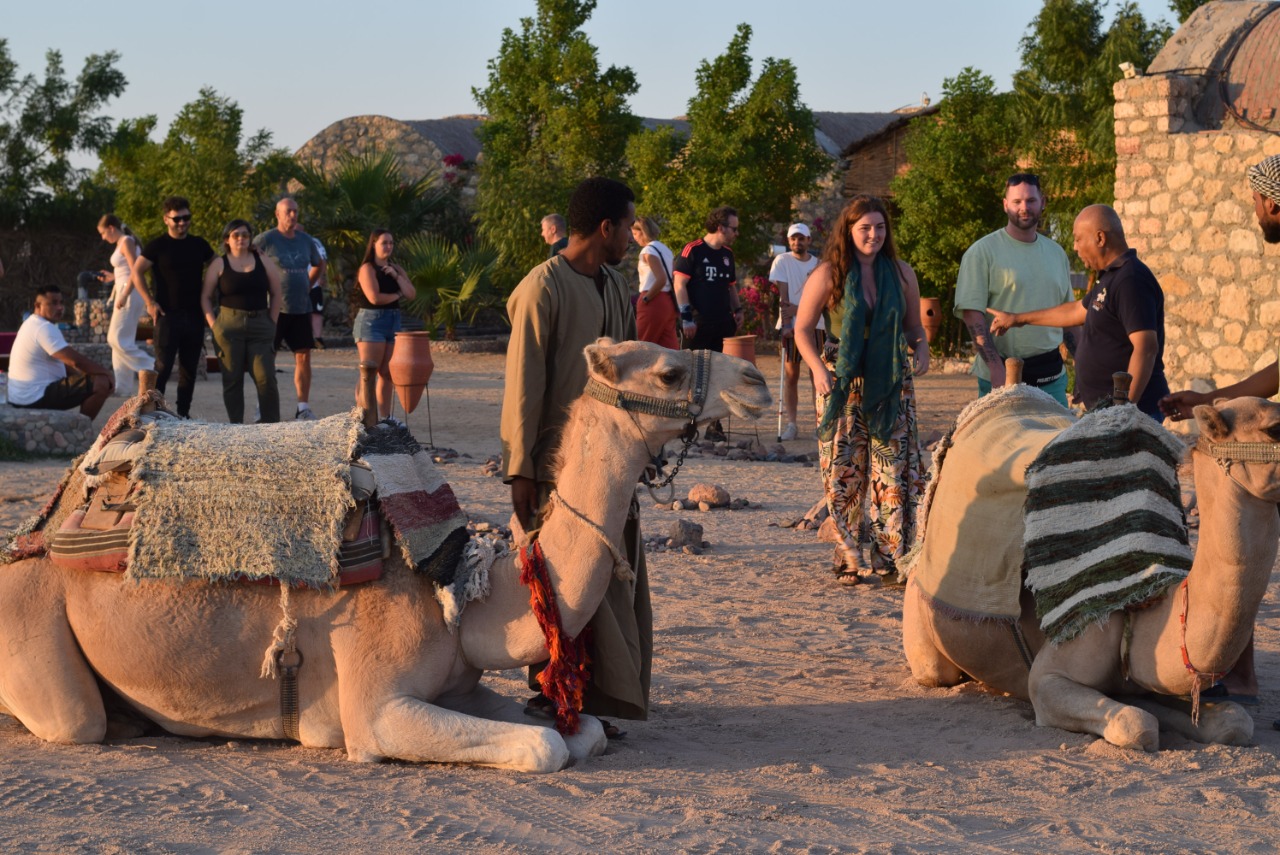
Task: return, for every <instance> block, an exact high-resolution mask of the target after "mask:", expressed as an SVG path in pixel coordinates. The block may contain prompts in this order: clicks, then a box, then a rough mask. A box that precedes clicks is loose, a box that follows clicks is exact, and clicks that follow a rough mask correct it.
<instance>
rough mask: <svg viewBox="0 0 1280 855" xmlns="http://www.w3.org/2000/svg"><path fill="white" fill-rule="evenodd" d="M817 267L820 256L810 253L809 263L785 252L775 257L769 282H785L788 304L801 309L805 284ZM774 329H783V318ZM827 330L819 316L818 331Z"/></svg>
mask: <svg viewBox="0 0 1280 855" xmlns="http://www.w3.org/2000/svg"><path fill="white" fill-rule="evenodd" d="M817 266H818V256H816V255H814V254H813V253H809V260H808V261H801V260H800V259H798V258H796V257H795V256H794V255H792V254H791V253H789V252H784V253H782V254H781V255H775V256H774V257H773V266H772V267H770V268H769V281H770V282H785V283H786V284H787V293H786V298H787V302H788V303H790V304H791V305H793V306H796V307H799V305H800V296H801V295H802V294H803V293H804V282H805V280H806V279H808V278H809V274H810V273H812V272H813V268H815V267H817ZM773 328H774V329H777V330H780V329H782V318H781V317H779V318H778V323H777V324H775V325H774V327H773ZM826 328H827V325H826V322H825V321H823V319H822V317H821V316H819V317H818V325H817V329H820V330H825V329H826Z"/></svg>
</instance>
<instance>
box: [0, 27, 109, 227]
mask: <svg viewBox="0 0 1280 855" xmlns="http://www.w3.org/2000/svg"><path fill="white" fill-rule="evenodd" d="M119 59H120V55H119V54H118V53H116V52H115V51H109V52H107V53H104V54H93V55H91V56H89V57H88V58H87V59H85V61H84V68H83V69H82V70H81V72H80V75H79V76H78V77H77V78H76V80H75V82H74V83H73V82H71V81H69V80H67V77H66V71H65V69H64V68H63V64H62V54H61V53H59V52H58V51H55V50H51V51H49V52H48V53H47V54H45V72H44V79H43V80H40V79H38V78H37V77H36V76H35V75H34V74H27V75H25V76H20V75H19V71H18V66H17V64H16V63H15V62H14V61H13V58H12V56H11V55H10V52H9V43H8V40H7V39H0V222H3V223H4V224H6V225H16V224H19V223H23V222H28V223H29V222H30V221H31V220H32V218H33V217H35V218H41V217H42V216H44V217H47V216H48V215H49V209H50V207H51V206H52V207H57V205H56V202H55V200H63V201H65V200H68V199H71V200H74V199H76V198H77V197H79V195H80V194H81V193H82V192H84V191H85V190H86V189H87V188H84V187H82V185H83V184H84V182H85V178H86V177H87V175H86V171H85V170H83V169H77V168H75V167H73V166H72V165H71V160H70V158H71V155H73V154H75V153H76V152H88V153H94V152H97V151H99V150H100V149H101V148H102V147H103V146H104V145H105V144H106V143H107V141H108V140H109V139H110V138H111V134H112V122H111V119H110V118H108V117H107V116H103V115H99V111H101V110H102V108H103V107H104V106H105V105H106V104H107V102H108V101H110V100H111V99H112V98H115V97H116V96H117V95H119V94H120V93H121V92H123V91H124V88H125V79H124V75H123V74H122V73H121V72H120V71H119V69H117V68H116V67H115V66H116V62H117V61H118V60H119ZM72 207H74V202H73V204H72Z"/></svg>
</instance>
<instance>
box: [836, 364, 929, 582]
mask: <svg viewBox="0 0 1280 855" xmlns="http://www.w3.org/2000/svg"><path fill="white" fill-rule="evenodd" d="M904 373H905V376H904V378H903V381H902V397H901V399H900V401H899V404H898V418H897V420H896V421H895V422H894V424H893V430H892V432H891V434H890V436H889V438H888V440H887V441H881V440H878V439H874V438H873V437H872V436H871V434H870V432H869V431H868V430H867V423H866V420H865V419H864V418H863V416H862V380H861V378H859V379H856V380H854V382H853V388H852V389H851V390H850V392H849V400H848V402H847V403H846V405H845V409H844V412H843V413H842V414H841V415H840V418H839V420H838V421H837V422H836V432H835V436H833V437H832V439H831V440H830V441H829V442H819V443H818V456H819V462H820V464H821V466H822V486H823V488H824V489H825V490H826V494H827V508H828V509H829V510H830V512H831V517H832V518H833V519H834V520H835V525H836V530H837V531H838V532H839V534H840V538H841V541H842V543H841V548H842V551H843V552H844V553H845V555H846V563H847V564H848V567H849V569H854V568H856V567H858V566H859V563H860V562H855V561H854V560H853V556H855V555H857V554H858V550H859V548H860V543H869V544H870V545H871V566H872V568H873V569H874V570H875V571H876V572H877V573H882V574H889V573H896V572H897V569H898V567H897V562H898V560H899V559H900V558H902V556H903V555H905V554H906V553H907V551H908V550H909V549H910V548H911V545H912V544H913V542H914V541H915V537H916V508H917V505H918V504H919V501H920V498H921V496H923V495H924V486H925V475H926V469H925V467H924V466H923V464H922V461H921V456H920V440H919V437H918V436H917V435H916V396H915V384H914V382H913V381H912V378H911V372H910V368H906V369H905V370H904ZM826 404H827V399H826V396H825V395H819V396H817V407H818V412H819V413H822V412H825V411H826Z"/></svg>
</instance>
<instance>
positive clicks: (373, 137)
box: [294, 116, 476, 205]
mask: <svg viewBox="0 0 1280 855" xmlns="http://www.w3.org/2000/svg"><path fill="white" fill-rule="evenodd" d="M383 149H386V150H389V151H394V152H395V154H396V157H397V159H398V160H399V162H400V166H401V168H402V169H403V170H404V174H405V176H406V177H407V178H409V180H411V181H417V180H419V179H420V178H422V177H423V176H425V175H427V174H428V173H430V172H432V171H434V172H435V174H436V177H437V180H439V181H453V182H457V183H459V184H461V197H462V200H463V203H464V204H466V205H471V204H473V202H474V198H475V194H476V175H475V169H474V163H472V162H471V161H468V162H467V163H469V164H471V165H470V166H450V165H447V164H445V162H444V159H445V157H447V156H449V155H451V154H455V152H448V151H441V150H440V147H439V146H437V145H436V144H435V143H434V142H432V141H431V140H430V139H427V138H426V137H424V136H423V135H422V134H421V133H419V132H418V130H417V129H416V128H414V127H413V126H412V125H411V124H410V123H408V122H402V121H400V120H399V119H392V118H388V117H387V116H353V117H352V118H349V119H343V120H341V121H338V122H334V123H333V124H331V125H329V127H327V128H325V129H324V130H322V131H321V132H320V133H318V134H316V135H315V136H314V137H312V138H311V139H309V140H307V142H306V143H305V144H304V145H303V146H302V148H300V149H298V151H297V152H296V153H295V155H294V156H295V157H296V158H297V159H298V160H300V161H302V162H304V163H310V164H312V165H314V166H315V167H317V168H318V169H321V170H323V171H325V172H329V171H332V170H333V169H334V168H335V167H336V166H337V165H338V159H339V157H340V156H341V155H343V154H362V153H364V152H366V151H370V150H375V151H381V150H383Z"/></svg>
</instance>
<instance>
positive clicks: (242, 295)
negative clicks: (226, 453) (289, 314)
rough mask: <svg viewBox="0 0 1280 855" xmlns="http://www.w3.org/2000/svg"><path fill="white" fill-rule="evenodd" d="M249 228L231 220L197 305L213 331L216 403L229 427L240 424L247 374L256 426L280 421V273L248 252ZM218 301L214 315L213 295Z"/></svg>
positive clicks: (264, 259)
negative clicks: (218, 384) (254, 391)
mask: <svg viewBox="0 0 1280 855" xmlns="http://www.w3.org/2000/svg"><path fill="white" fill-rule="evenodd" d="M252 241H253V228H252V227H251V226H250V225H249V223H247V222H246V221H244V220H232V221H231V222H229V223H227V227H226V228H225V229H223V231H222V247H223V255H222V256H220V257H218V258H215V259H214V260H213V261H212V262H211V263H210V264H209V269H208V270H206V271H205V274H204V288H203V289H202V290H201V292H200V305H201V306H202V307H203V308H204V319H205V321H206V322H207V323H208V324H209V326H210V327H211V328H212V329H213V342H214V344H215V345H216V347H217V351H218V365H219V367H220V369H221V371H222V402H223V404H224V405H225V406H226V408H227V418H228V420H229V421H231V422H232V423H233V424H239V423H241V422H243V421H244V372H245V370H246V369H247V370H248V371H250V372H251V373H252V374H253V382H254V384H255V385H256V386H257V388H258V408H259V410H260V411H261V413H262V416H261V421H264V422H278V421H280V390H279V388H278V387H277V385H276V351H275V335H276V318H277V317H279V315H280V309H281V306H282V304H283V303H282V297H281V291H280V268H278V267H277V266H276V264H275V262H274V261H272V260H271V259H270V258H269V257H267V256H265V255H259V254H258V252H257V250H255V249H253V243H252ZM215 292H216V293H217V295H218V304H219V308H218V310H217V312H216V313H215V311H214V307H213V295H214V293H215Z"/></svg>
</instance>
